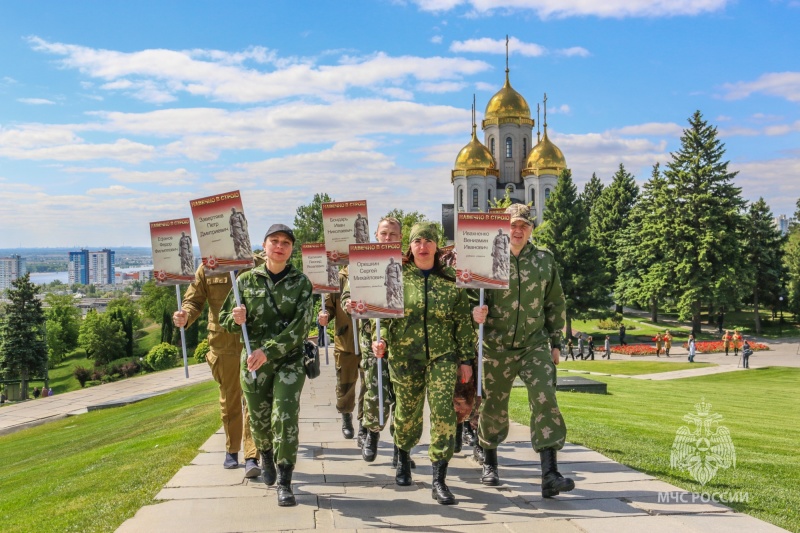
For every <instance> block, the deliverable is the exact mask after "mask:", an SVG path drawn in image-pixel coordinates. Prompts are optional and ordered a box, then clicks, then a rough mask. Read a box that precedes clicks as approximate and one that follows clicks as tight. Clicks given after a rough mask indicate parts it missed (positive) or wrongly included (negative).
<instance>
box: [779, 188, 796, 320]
mask: <svg viewBox="0 0 800 533" xmlns="http://www.w3.org/2000/svg"><path fill="white" fill-rule="evenodd" d="M784 250H785V253H784V258H783V266H784V271H785V280H786V282H788V285H789V287H788V288H789V293H788V294H784V293H783V291H781V296H783V297H784V298H786V297H787V296H788V298H789V301H788V309H789V310H790V311H791V312H792V313H793V314H794V316H795V318H796V317H797V316H798V315H800V200H797V210H796V211H795V213H794V220H793V221H792V223H791V225H790V226H789V235H788V239H787V241H786V245H785V247H784Z"/></svg>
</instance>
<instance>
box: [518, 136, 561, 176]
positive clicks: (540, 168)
mask: <svg viewBox="0 0 800 533" xmlns="http://www.w3.org/2000/svg"><path fill="white" fill-rule="evenodd" d="M565 168H567V160H566V159H565V158H564V154H563V153H562V152H561V149H560V148H559V147H558V146H556V145H555V144H553V143H552V142H551V141H550V139H549V138H548V137H547V124H545V127H544V136H543V137H542V140H541V141H539V144H537V145H536V146H534V147H533V150H531V153H530V154H528V158H527V159H526V160H525V169H524V170H523V171H522V175H523V176H529V175H531V174H535V175H537V176H541V175H542V174H553V175H556V176H558V175H559V174H560V173H561V171H562V170H564V169H565Z"/></svg>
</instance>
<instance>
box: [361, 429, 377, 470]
mask: <svg viewBox="0 0 800 533" xmlns="http://www.w3.org/2000/svg"><path fill="white" fill-rule="evenodd" d="M380 436H381V434H380V433H378V432H377V431H370V432H369V433H367V438H366V439H364V445H363V446H362V447H361V457H362V458H363V459H364V460H365V461H366V462H368V463H371V462H372V461H374V460H375V457H377V456H378V437H380Z"/></svg>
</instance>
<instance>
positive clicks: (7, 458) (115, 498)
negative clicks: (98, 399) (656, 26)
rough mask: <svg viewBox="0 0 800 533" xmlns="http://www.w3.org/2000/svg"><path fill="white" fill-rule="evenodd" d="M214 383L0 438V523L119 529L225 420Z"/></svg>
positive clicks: (5, 526)
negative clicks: (0, 460)
mask: <svg viewBox="0 0 800 533" xmlns="http://www.w3.org/2000/svg"><path fill="white" fill-rule="evenodd" d="M218 395H219V392H218V389H217V384H216V383H214V382H208V383H202V384H199V385H194V386H191V387H186V388H183V389H180V390H178V391H175V392H172V393H169V394H165V395H162V396H157V397H155V398H151V399H148V400H145V401H142V402H139V403H136V404H132V405H128V406H125V407H119V408H115V409H107V410H101V411H93V412H90V413H87V414H83V415H80V416H76V417H68V418H65V419H62V420H58V421H55V422H49V423H47V424H44V425H41V426H38V427H34V428H30V429H26V430H23V431H19V432H16V433H12V434H10V435H6V436H3V437H0V457H1V458H2V471H0V528H1V529H2V531H4V532H15V531H20V532H22V531H114V530H115V529H116V528H117V527H119V525H120V524H122V522H124V521H125V520H126V519H127V518H129V517H131V516H133V515H134V514H135V513H136V511H138V510H139V509H140V508H141V507H142V506H144V505H146V504H148V503H151V502H152V500H153V497H154V496H155V495H156V494H157V493H158V492H159V491H160V490H161V488H162V487H163V485H164V484H165V483H166V482H167V481H169V479H170V478H172V476H173V475H175V473H176V472H177V471H178V470H179V469H180V468H181V467H182V466H184V465H186V464H189V462H190V461H191V460H192V459H193V458H194V457H195V456H196V455H197V453H198V451H197V450H198V448H199V446H200V445H202V444H203V442H205V441H206V440H207V439H208V437H209V436H210V435H211V434H212V433H214V432H215V431H216V430H217V429H219V427H220V421H219V404H218V403H217V402H218Z"/></svg>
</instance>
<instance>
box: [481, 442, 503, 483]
mask: <svg viewBox="0 0 800 533" xmlns="http://www.w3.org/2000/svg"><path fill="white" fill-rule="evenodd" d="M483 453H484V456H485V457H484V460H483V474H482V475H481V483H483V484H484V485H486V486H489V487H496V486H497V485H499V484H500V474H499V473H498V471H497V448H495V449H493V450H492V449H489V448H487V449H485V450H484V451H483Z"/></svg>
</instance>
